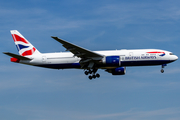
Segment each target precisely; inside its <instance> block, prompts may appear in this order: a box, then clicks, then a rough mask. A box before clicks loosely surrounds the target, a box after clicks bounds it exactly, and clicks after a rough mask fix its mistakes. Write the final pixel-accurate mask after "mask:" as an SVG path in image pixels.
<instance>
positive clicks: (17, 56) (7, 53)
mask: <svg viewBox="0 0 180 120" xmlns="http://www.w3.org/2000/svg"><path fill="white" fill-rule="evenodd" d="M3 53H4V54H6V55H8V56H11V57H14V58H17V59H20V60H31V59H30V58H27V57H23V56H20V55H16V54H13V53H10V52H3Z"/></svg>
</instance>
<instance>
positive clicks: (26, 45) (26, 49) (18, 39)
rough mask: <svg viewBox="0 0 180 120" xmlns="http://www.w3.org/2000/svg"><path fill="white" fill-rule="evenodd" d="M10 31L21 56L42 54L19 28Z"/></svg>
mask: <svg viewBox="0 0 180 120" xmlns="http://www.w3.org/2000/svg"><path fill="white" fill-rule="evenodd" d="M10 32H11V34H12V37H13V39H14V42H15V45H16V47H17V49H18V51H19V54H20V55H21V56H29V55H33V54H40V52H39V51H38V50H37V49H36V48H35V47H34V46H33V45H32V44H31V43H30V42H29V41H28V40H27V39H26V38H25V37H24V36H22V35H21V33H19V32H18V31H17V30H11V31H10Z"/></svg>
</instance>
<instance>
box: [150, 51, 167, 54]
mask: <svg viewBox="0 0 180 120" xmlns="http://www.w3.org/2000/svg"><path fill="white" fill-rule="evenodd" d="M147 53H164V54H165V52H158V51H154V52H147Z"/></svg>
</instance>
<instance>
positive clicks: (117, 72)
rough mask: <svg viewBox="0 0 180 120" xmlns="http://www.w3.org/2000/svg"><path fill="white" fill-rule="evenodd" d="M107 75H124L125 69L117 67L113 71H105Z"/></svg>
mask: <svg viewBox="0 0 180 120" xmlns="http://www.w3.org/2000/svg"><path fill="white" fill-rule="evenodd" d="M106 71H107V72H108V73H112V75H125V73H126V67H118V68H115V69H107V70H106Z"/></svg>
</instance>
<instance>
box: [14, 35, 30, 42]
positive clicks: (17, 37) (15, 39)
mask: <svg viewBox="0 0 180 120" xmlns="http://www.w3.org/2000/svg"><path fill="white" fill-rule="evenodd" d="M12 37H13V39H14V42H17V41H21V42H24V43H27V44H28V42H27V41H26V39H24V38H22V37H20V36H18V35H16V34H12Z"/></svg>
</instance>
